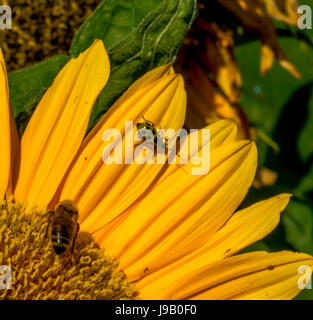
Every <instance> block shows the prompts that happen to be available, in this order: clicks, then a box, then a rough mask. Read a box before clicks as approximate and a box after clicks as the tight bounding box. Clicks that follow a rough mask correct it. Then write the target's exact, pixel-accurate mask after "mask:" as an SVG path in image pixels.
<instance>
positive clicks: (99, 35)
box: [70, 0, 160, 56]
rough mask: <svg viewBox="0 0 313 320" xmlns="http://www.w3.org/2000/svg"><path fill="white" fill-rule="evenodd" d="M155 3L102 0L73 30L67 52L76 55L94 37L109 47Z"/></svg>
mask: <svg viewBox="0 0 313 320" xmlns="http://www.w3.org/2000/svg"><path fill="white" fill-rule="evenodd" d="M159 3H160V0H145V1H137V0H103V1H102V2H101V3H100V5H99V6H98V7H97V9H96V10H95V11H94V12H93V14H92V15H91V16H90V17H89V18H88V19H87V20H86V21H85V22H84V23H83V24H82V26H81V27H80V29H79V30H78V32H77V33H76V35H75V37H74V40H73V42H72V46H71V49H70V54H72V55H74V56H76V55H78V54H79V53H80V52H82V51H84V50H86V49H87V48H89V47H90V45H91V44H92V43H93V41H94V39H101V40H102V41H103V43H104V46H105V47H106V49H107V50H110V49H111V48H112V47H113V46H114V45H116V44H118V43H119V42H121V41H122V40H124V39H126V38H127V36H128V35H129V34H130V33H131V32H132V31H134V30H135V29H136V27H137V26H138V24H139V23H140V22H141V21H142V20H143V18H144V17H145V16H146V15H147V14H148V13H149V12H150V11H152V10H153V9H155V8H156V7H157V5H158V4H159Z"/></svg>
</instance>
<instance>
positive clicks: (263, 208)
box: [129, 194, 290, 289]
mask: <svg viewBox="0 0 313 320" xmlns="http://www.w3.org/2000/svg"><path fill="white" fill-rule="evenodd" d="M289 198H290V195H289V194H281V195H278V196H275V197H272V198H270V199H267V200H264V201H260V202H258V203H256V204H254V205H252V206H250V207H248V208H245V209H243V210H240V211H238V212H236V213H234V214H233V215H232V217H231V218H230V219H229V220H228V221H227V222H226V224H225V225H224V226H223V227H222V228H221V229H219V230H218V231H217V232H216V233H215V234H214V235H213V236H211V237H208V239H207V241H206V242H205V243H204V244H203V245H202V246H200V247H199V248H198V249H197V250H195V251H193V252H191V253H190V254H188V255H186V256H184V257H182V258H181V259H179V260H176V261H175V262H173V263H171V264H169V265H167V266H166V267H164V268H162V269H160V270H158V271H156V272H153V273H151V274H150V275H148V276H147V277H145V278H143V279H142V280H140V281H139V282H138V283H137V287H138V289H141V288H143V287H145V286H147V285H149V283H152V282H154V281H159V280H158V279H161V278H163V277H165V278H166V277H169V275H171V274H172V273H173V272H175V271H177V270H179V272H178V274H179V276H178V277H180V278H183V277H184V276H186V277H188V273H189V272H190V270H197V269H201V268H202V267H206V266H207V265H208V264H210V263H213V262H216V261H219V260H222V259H225V258H227V257H229V256H231V255H234V254H235V253H237V252H239V251H240V250H242V249H243V248H245V247H246V246H248V245H250V244H252V243H254V242H256V241H258V240H260V239H262V238H264V237H265V236H266V235H267V234H269V233H270V232H271V231H272V230H273V229H274V228H275V227H276V226H277V225H278V223H279V220H280V214H281V213H282V211H283V210H284V209H285V207H286V206H287V204H288V202H289ZM129 272H130V270H129ZM176 280H177V279H172V280H171V279H170V278H168V281H176ZM160 281H162V280H160Z"/></svg>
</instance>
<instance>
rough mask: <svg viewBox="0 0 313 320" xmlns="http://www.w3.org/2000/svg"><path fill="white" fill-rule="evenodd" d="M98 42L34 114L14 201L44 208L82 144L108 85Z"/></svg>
mask: <svg viewBox="0 0 313 320" xmlns="http://www.w3.org/2000/svg"><path fill="white" fill-rule="evenodd" d="M109 73H110V64H109V58H108V55H107V53H106V50H105V49H104V46H103V43H102V41H99V40H97V41H95V42H94V44H93V45H92V46H91V47H90V48H89V49H88V50H86V51H85V52H84V53H82V54H80V55H79V57H78V58H77V59H71V60H70V61H69V62H68V63H67V65H66V66H65V67H64V68H63V69H62V70H61V72H60V73H59V74H58V76H57V77H56V79H55V81H54V83H53V85H52V86H51V87H50V88H49V89H48V90H47V92H46V93H45V95H44V96H43V98H42V100H41V101H40V103H39V105H38V107H37V108H36V110H35V112H34V114H33V116H32V118H31V120H30V122H29V124H28V126H27V128H26V130H25V133H24V135H23V138H22V144H21V169H20V174H19V178H18V181H17V186H16V189H15V193H14V197H15V199H16V200H17V201H26V200H27V201H28V202H29V203H30V204H32V205H38V206H40V207H42V206H45V205H48V204H49V202H50V201H51V200H52V198H53V197H54V194H55V192H56V190H57V188H58V186H59V184H60V183H61V181H62V179H63V177H64V175H65V173H66V171H67V169H68V167H69V166H70V164H71V162H72V160H73V159H74V157H75V155H76V153H77V151H78V149H79V147H80V145H81V142H82V140H83V138H84V135H85V132H86V129H87V125H88V121H89V116H90V112H91V110H92V107H93V105H94V103H95V101H96V99H97V97H98V95H99V93H100V92H101V91H102V89H103V88H104V86H105V84H106V83H107V81H108V77H109Z"/></svg>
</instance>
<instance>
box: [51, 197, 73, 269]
mask: <svg viewBox="0 0 313 320" xmlns="http://www.w3.org/2000/svg"><path fill="white" fill-rule="evenodd" d="M77 221H78V208H77V206H76V204H75V203H74V202H73V201H71V200H64V201H62V202H60V203H59V204H58V205H57V206H56V207H55V209H54V210H53V211H51V212H50V216H49V218H48V224H47V229H46V238H47V236H48V234H49V235H50V241H51V245H52V248H53V250H54V252H55V253H56V254H57V255H61V254H63V253H65V252H68V250H71V261H72V263H74V258H73V253H74V248H75V242H76V238H77V234H78V231H79V224H78V222H77Z"/></svg>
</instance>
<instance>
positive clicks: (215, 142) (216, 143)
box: [155, 119, 238, 187]
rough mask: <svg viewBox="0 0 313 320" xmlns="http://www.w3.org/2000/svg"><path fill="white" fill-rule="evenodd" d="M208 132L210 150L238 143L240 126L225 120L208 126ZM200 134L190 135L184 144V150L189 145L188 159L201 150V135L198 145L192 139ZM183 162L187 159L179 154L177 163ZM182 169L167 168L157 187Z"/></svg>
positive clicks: (171, 166) (170, 166)
mask: <svg viewBox="0 0 313 320" xmlns="http://www.w3.org/2000/svg"><path fill="white" fill-rule="evenodd" d="M203 129H206V130H210V140H209V141H207V143H210V150H213V149H215V148H218V147H220V146H222V145H223V144H228V143H231V142H234V141H236V139H237V136H238V126H237V124H236V122H235V121H233V120H230V119H223V120H219V121H216V122H214V123H212V124H211V125H208V126H206V127H205V128H203ZM196 134H198V133H197V131H194V132H192V133H190V134H189V135H188V139H186V141H185V142H184V143H183V144H182V149H183V148H184V144H185V143H189V154H188V158H189V159H191V158H192V157H193V156H194V155H196V154H197V153H198V152H199V150H201V148H203V147H204V146H203V145H202V137H201V134H198V145H197V144H195V143H194V140H193V139H192V136H193V135H196ZM195 139H197V138H195ZM182 160H185V157H184V156H183V155H181V154H179V153H178V155H177V157H176V163H181V162H182ZM179 168H180V167H177V166H173V165H169V166H168V167H167V168H166V171H165V172H164V173H163V174H162V176H161V178H160V179H159V180H158V182H157V184H156V185H155V187H156V186H157V185H158V184H160V183H161V182H162V181H163V180H165V179H166V178H167V177H168V176H169V175H171V174H172V173H174V172H175V171H177V170H178V169H179Z"/></svg>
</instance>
